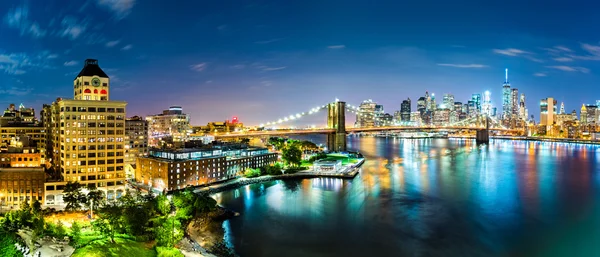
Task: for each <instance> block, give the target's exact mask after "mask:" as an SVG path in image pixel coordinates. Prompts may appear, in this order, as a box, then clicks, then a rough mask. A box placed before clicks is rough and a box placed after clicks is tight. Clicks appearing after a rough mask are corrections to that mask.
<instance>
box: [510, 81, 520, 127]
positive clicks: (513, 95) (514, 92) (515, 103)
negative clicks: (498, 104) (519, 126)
mask: <svg viewBox="0 0 600 257" xmlns="http://www.w3.org/2000/svg"><path fill="white" fill-rule="evenodd" d="M510 106H511V107H510V109H511V110H510V111H511V119H517V118H519V90H518V89H516V88H513V89H511V90H510Z"/></svg>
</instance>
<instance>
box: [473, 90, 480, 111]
mask: <svg viewBox="0 0 600 257" xmlns="http://www.w3.org/2000/svg"><path fill="white" fill-rule="evenodd" d="M471 101H473V104H474V107H475V110H476V113H473V115H479V114H480V113H481V94H473V95H471Z"/></svg>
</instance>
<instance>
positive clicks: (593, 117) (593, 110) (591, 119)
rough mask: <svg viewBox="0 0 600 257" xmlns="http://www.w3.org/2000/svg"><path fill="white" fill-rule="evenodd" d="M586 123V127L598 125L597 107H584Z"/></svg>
mask: <svg viewBox="0 0 600 257" xmlns="http://www.w3.org/2000/svg"><path fill="white" fill-rule="evenodd" d="M585 109H586V115H585V116H586V123H585V124H587V125H598V115H597V114H598V106H596V105H591V104H590V105H586V106H585Z"/></svg>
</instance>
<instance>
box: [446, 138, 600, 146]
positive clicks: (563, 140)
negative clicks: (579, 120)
mask: <svg viewBox="0 0 600 257" xmlns="http://www.w3.org/2000/svg"><path fill="white" fill-rule="evenodd" d="M449 138H456V139H475V137H473V136H466V137H464V136H450V137H449ZM490 139H502V140H518V141H534V142H555V143H574V144H586V145H600V141H596V140H590V139H573V138H549V137H548V138H547V137H521V136H490Z"/></svg>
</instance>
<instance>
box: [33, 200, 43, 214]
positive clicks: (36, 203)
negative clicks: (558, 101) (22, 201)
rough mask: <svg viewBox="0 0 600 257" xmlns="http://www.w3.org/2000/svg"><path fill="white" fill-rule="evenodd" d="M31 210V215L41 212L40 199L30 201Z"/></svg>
mask: <svg viewBox="0 0 600 257" xmlns="http://www.w3.org/2000/svg"><path fill="white" fill-rule="evenodd" d="M31 211H32V213H33V215H40V214H41V213H42V204H41V203H40V201H38V200H37V199H35V200H34V201H33V202H32V203H31Z"/></svg>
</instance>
